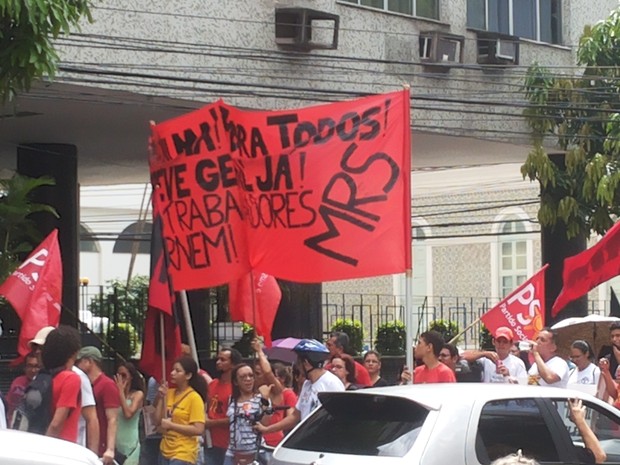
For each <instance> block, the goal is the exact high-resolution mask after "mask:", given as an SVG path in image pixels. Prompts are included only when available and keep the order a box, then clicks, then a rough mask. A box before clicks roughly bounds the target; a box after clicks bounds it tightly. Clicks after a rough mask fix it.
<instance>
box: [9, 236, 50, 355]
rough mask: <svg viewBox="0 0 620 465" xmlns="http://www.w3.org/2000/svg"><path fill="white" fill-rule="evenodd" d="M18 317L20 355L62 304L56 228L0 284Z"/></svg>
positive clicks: (18, 347)
mask: <svg viewBox="0 0 620 465" xmlns="http://www.w3.org/2000/svg"><path fill="white" fill-rule="evenodd" d="M0 295H3V296H4V297H6V299H7V300H8V301H9V302H10V303H11V305H12V306H13V308H14V309H15V311H16V312H17V315H19V318H20V319H21V320H22V327H21V330H20V332H19V342H18V345H17V352H18V353H19V354H20V355H21V356H22V357H23V356H25V355H26V354H27V353H28V352H29V351H30V349H29V348H28V341H30V340H31V339H32V338H34V336H35V335H36V334H37V331H39V330H40V329H41V328H43V327H45V326H58V322H59V321H60V310H61V305H62V258H61V255H60V247H59V246H58V230H57V229H54V230H53V231H52V232H51V233H50V234H49V236H47V237H46V238H45V239H44V240H43V242H41V244H40V245H39V246H38V247H37V248H36V249H35V250H34V251H33V252H32V253H31V254H30V255H29V256H28V258H27V259H26V261H25V262H24V263H22V264H21V265H20V266H19V268H17V269H16V270H15V271H14V272H13V273H12V274H11V275H10V276H9V277H8V278H7V280H6V281H5V282H4V283H3V284H2V286H0Z"/></svg>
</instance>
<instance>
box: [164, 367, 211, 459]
mask: <svg viewBox="0 0 620 465" xmlns="http://www.w3.org/2000/svg"><path fill="white" fill-rule="evenodd" d="M170 381H171V382H172V384H173V386H172V387H170V388H168V384H167V383H166V382H164V383H162V385H161V386H160V387H159V392H158V398H157V400H156V414H155V421H156V423H158V425H159V427H160V428H161V430H162V439H161V446H160V451H159V452H160V453H159V465H186V464H191V465H193V464H195V463H196V461H197V459H198V453H199V443H198V437H199V436H201V435H202V434H203V433H204V429H205V404H204V401H205V399H206V397H207V383H206V381H205V380H204V378H203V377H202V376H200V375H199V374H198V365H197V364H196V362H195V361H194V359H193V358H191V357H188V356H183V357H180V358H178V359H177V360H176V361H175V362H174V365H172V371H171V372H170Z"/></svg>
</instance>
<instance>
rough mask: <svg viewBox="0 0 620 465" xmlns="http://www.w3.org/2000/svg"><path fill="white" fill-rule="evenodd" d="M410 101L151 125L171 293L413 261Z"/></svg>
mask: <svg viewBox="0 0 620 465" xmlns="http://www.w3.org/2000/svg"><path fill="white" fill-rule="evenodd" d="M409 144H410V142H409V92H408V91H406V90H405V91H401V92H394V93H391V94H383V95H374V96H370V97H365V98H361V99H358V100H354V101H348V102H338V103H332V104H328V105H320V106H315V107H308V108H302V109H298V110H286V111H244V110H240V109H237V108H235V107H232V106H229V105H227V104H225V103H223V102H221V101H219V102H216V103H214V104H211V105H208V106H206V107H204V108H202V109H200V110H197V111H195V112H192V113H189V114H186V115H183V116H181V117H179V118H176V119H173V120H170V121H167V122H163V123H161V124H158V125H155V126H154V127H153V134H152V154H151V159H150V166H151V179H152V182H153V185H154V195H156V196H158V201H159V202H160V205H161V206H162V207H161V212H162V219H163V222H164V230H163V231H164V232H163V235H164V242H165V245H166V248H167V251H168V254H169V258H170V263H169V271H170V274H171V277H172V282H173V283H174V286H175V289H177V290H178V289H194V288H200V287H209V286H214V285H219V284H223V283H227V282H231V281H234V280H236V279H239V278H241V277H242V276H244V275H246V274H247V273H248V272H249V270H251V269H259V270H261V271H262V272H264V273H268V274H270V275H273V276H276V277H278V278H283V279H288V280H292V281H297V282H320V281H328V280H337V279H350V278H357V277H365V276H377V275H383V274H390V273H398V272H403V271H405V270H406V269H407V268H410V263H411V211H410V208H411V206H410V204H411V194H410V186H409V184H410V164H411V156H410V146H409Z"/></svg>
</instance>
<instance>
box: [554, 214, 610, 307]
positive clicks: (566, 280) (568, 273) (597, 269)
mask: <svg viewBox="0 0 620 465" xmlns="http://www.w3.org/2000/svg"><path fill="white" fill-rule="evenodd" d="M619 274H620V221H619V222H617V223H616V224H614V225H613V226H612V227H611V229H610V230H609V231H607V233H606V234H605V235H604V236H603V238H602V239H601V240H600V241H598V242H597V243H596V244H595V245H594V246H592V247H590V248H589V249H587V250H584V251H583V252H581V253H579V254H577V255H573V256H572V257H568V258H566V259H565V260H564V269H563V271H562V281H563V284H562V290H561V291H560V294H559V295H558V298H557V299H556V300H555V302H554V303H553V307H552V308H551V315H552V316H556V315H557V314H558V313H560V311H561V310H562V309H563V308H564V307H566V305H567V304H568V303H570V302H572V301H573V300H575V299H578V298H579V297H581V296H582V295H584V294H585V293H587V292H589V291H591V290H592V289H594V288H595V287H596V286H598V285H599V284H601V283H604V282H605V281H607V280H609V279H611V278H613V277H615V276H618V275H619Z"/></svg>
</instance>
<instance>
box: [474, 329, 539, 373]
mask: <svg viewBox="0 0 620 465" xmlns="http://www.w3.org/2000/svg"><path fill="white" fill-rule="evenodd" d="M513 340H514V334H513V332H512V330H511V329H510V328H508V327H507V326H500V327H499V328H497V329H496V330H495V333H494V334H493V346H494V347H495V352H493V351H486V350H467V351H465V352H463V355H462V358H463V359H464V360H466V361H468V362H469V363H472V362H474V361H475V362H477V363H479V364H480V365H482V368H483V372H482V381H483V382H484V383H513V384H514V383H517V382H518V380H519V379H522V380H523V381H525V380H526V379H527V371H526V370H525V364H524V363H523V360H521V359H520V358H519V357H515V356H514V355H512V354H511V353H510V348H511V347H512V342H513Z"/></svg>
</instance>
